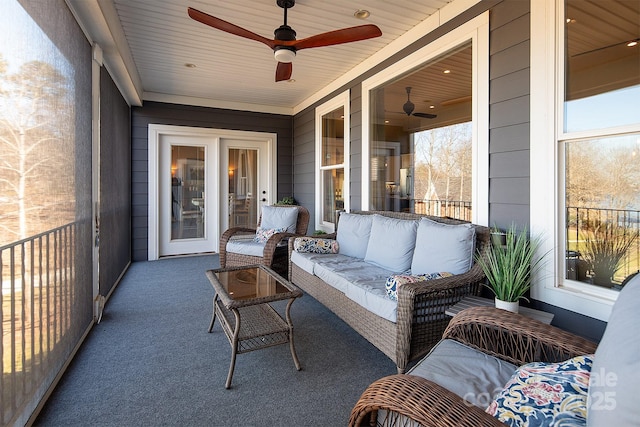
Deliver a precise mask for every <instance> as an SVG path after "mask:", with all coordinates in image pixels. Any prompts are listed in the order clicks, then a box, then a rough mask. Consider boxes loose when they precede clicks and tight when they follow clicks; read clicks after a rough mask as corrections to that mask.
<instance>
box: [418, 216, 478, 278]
mask: <svg viewBox="0 0 640 427" xmlns="http://www.w3.org/2000/svg"><path fill="white" fill-rule="evenodd" d="M475 241H476V230H475V228H474V227H473V225H471V224H459V225H451V224H443V223H440V222H436V221H432V220H430V219H428V218H422V219H420V223H419V225H418V231H417V234H416V248H415V251H414V252H413V258H412V260H411V274H414V275H417V274H431V273H433V272H436V271H448V272H450V273H453V274H462V273H466V272H467V271H469V269H470V268H471V266H472V265H473V253H474V251H475Z"/></svg>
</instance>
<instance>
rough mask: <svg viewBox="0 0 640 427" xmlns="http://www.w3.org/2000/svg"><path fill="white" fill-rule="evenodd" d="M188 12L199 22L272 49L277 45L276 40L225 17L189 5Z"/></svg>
mask: <svg viewBox="0 0 640 427" xmlns="http://www.w3.org/2000/svg"><path fill="white" fill-rule="evenodd" d="M187 13H188V14H189V17H191V19H194V20H196V21H198V22H202V23H203V24H205V25H208V26H210V27H213V28H216V29H218V30H221V31H224V32H226V33H229V34H233V35H236V36H240V37H244V38H246V39H249V40H255V41H257V42H260V43H263V44H266V45H267V46H269V47H270V48H271V49H273V48H274V47H275V42H274V41H273V40H271V39H268V38H266V37H263V36H261V35H260V34H256V33H254V32H252V31H249V30H246V29H244V28H242V27H239V26H237V25H235V24H232V23H231V22H227V21H225V20H223V19H220V18H216V17H215V16H212V15H209V14H208V13H205V12H201V11H199V10H198V9H194V8H192V7H189V8H188V9H187Z"/></svg>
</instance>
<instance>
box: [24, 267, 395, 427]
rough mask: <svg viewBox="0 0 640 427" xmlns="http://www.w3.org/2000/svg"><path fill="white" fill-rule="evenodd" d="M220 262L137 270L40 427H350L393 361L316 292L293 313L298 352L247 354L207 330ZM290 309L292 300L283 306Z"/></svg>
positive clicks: (129, 274)
mask: <svg viewBox="0 0 640 427" xmlns="http://www.w3.org/2000/svg"><path fill="white" fill-rule="evenodd" d="M218 265H219V264H218V258H217V256H216V255H212V256H197V257H184V258H170V259H163V260H160V261H153V262H138V263H133V264H132V265H131V267H130V268H129V270H128V271H127V273H126V274H125V276H124V278H123V280H122V282H121V283H120V285H119V286H118V288H117V289H116V290H115V292H114V293H113V295H112V297H111V298H110V300H109V301H108V303H107V305H106V307H105V310H104V315H103V318H102V321H101V323H100V324H98V325H96V326H95V327H94V328H93V329H92V331H91V333H90V334H89V336H88V338H87V340H86V341H85V343H84V344H83V346H82V348H81V349H80V351H79V352H78V354H77V356H76V358H75V359H74V361H73V362H72V363H71V365H70V367H69V369H68V370H67V372H66V373H65V375H64V377H63V378H62V380H61V382H60V383H59V385H58V387H57V388H56V390H55V391H54V393H53V394H52V396H51V397H50V399H49V400H48V401H47V404H46V406H45V407H44V408H43V410H42V412H41V413H40V416H39V417H38V419H37V420H36V425H39V426H75V425H77V426H164V425H166V426H173V425H176V426H177V425H180V426H258V425H259V426H345V425H347V422H348V419H349V414H350V411H351V408H352V407H353V405H354V404H355V402H356V401H357V399H358V397H359V396H360V394H361V393H362V391H363V390H364V389H365V388H366V386H367V385H368V384H369V383H371V382H372V381H374V380H376V379H378V378H380V377H383V376H385V375H390V374H393V373H395V365H394V364H393V362H391V360H390V359H389V358H387V357H386V356H385V355H384V354H382V353H381V352H380V351H379V350H377V349H376V348H375V347H373V346H372V345H371V344H369V343H368V342H367V341H366V340H364V339H363V338H362V337H360V335H358V334H357V333H355V332H354V331H353V330H352V329H351V328H349V327H348V326H347V325H346V324H345V323H344V322H342V321H341V320H340V319H338V318H337V317H336V316H335V315H334V314H333V313H331V312H330V311H329V310H327V309H326V308H325V307H324V306H322V305H321V304H320V303H318V302H317V301H316V300H314V299H313V298H312V297H311V296H309V295H304V296H303V297H302V298H299V299H298V300H296V301H295V302H294V304H293V306H292V308H291V316H292V319H293V324H294V330H295V332H294V336H295V345H296V351H297V353H298V357H299V359H300V362H301V365H302V370H301V371H296V369H295V366H294V363H293V360H292V358H291V354H290V352H289V346H288V345H280V346H276V347H271V348H267V349H264V350H259V351H254V352H251V353H245V354H240V355H238V357H237V362H236V367H235V373H234V376H233V383H232V386H231V389H228V390H227V389H225V388H224V384H225V380H226V376H227V372H228V369H229V361H230V358H231V349H230V346H229V342H228V341H227V339H226V337H225V336H224V333H223V332H222V329H221V327H220V324H219V323H217V321H216V325H215V326H214V330H213V332H212V333H210V334H209V333H207V328H208V326H209V321H210V320H211V301H212V297H213V289H212V287H211V285H210V284H209V282H208V280H207V278H206V277H205V275H204V272H205V271H206V270H208V269H211V268H216V267H217V266H218ZM276 308H277V309H278V310H283V309H284V305H278V306H276Z"/></svg>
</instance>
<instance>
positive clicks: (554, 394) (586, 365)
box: [486, 354, 593, 426]
mask: <svg viewBox="0 0 640 427" xmlns="http://www.w3.org/2000/svg"><path fill="white" fill-rule="evenodd" d="M592 364H593V355H592V354H589V355H585V356H578V357H574V358H573V359H569V360H567V361H565V362H560V363H543V362H534V363H529V364H527V365H523V366H521V367H520V368H518V369H517V370H516V372H515V373H514V374H513V376H512V377H511V379H510V380H509V382H507V384H506V385H505V387H504V389H503V390H502V391H501V392H500V393H499V394H498V396H497V397H496V398H495V400H494V401H493V402H492V403H491V405H489V407H488V408H487V410H486V412H487V413H488V414H490V415H493V416H494V417H496V418H497V419H498V420H500V421H501V422H502V423H504V424H507V425H509V426H523V425H530V426H583V425H586V424H587V390H588V388H589V376H590V374H591V366H592Z"/></svg>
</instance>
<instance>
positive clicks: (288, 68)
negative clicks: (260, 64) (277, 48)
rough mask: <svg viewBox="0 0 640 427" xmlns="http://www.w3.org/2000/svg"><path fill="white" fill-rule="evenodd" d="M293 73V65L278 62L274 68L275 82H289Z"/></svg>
mask: <svg viewBox="0 0 640 427" xmlns="http://www.w3.org/2000/svg"><path fill="white" fill-rule="evenodd" d="M292 72H293V64H292V63H291V62H278V66H277V67H276V82H281V81H283V80H289V79H290V78H291V73H292Z"/></svg>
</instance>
